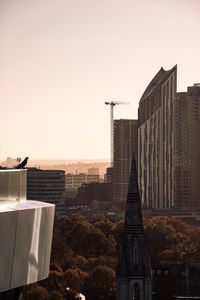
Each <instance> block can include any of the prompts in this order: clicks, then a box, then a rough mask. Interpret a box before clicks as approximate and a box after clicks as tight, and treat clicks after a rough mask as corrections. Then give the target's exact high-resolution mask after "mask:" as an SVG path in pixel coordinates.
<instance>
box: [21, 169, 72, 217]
mask: <svg viewBox="0 0 200 300" xmlns="http://www.w3.org/2000/svg"><path fill="white" fill-rule="evenodd" d="M27 198H28V199H31V200H40V201H44V202H49V203H53V204H55V205H56V213H57V214H58V215H65V214H66V205H65V171H63V170H41V169H37V168H28V169H27Z"/></svg>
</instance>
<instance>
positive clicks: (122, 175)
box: [114, 119, 138, 209]
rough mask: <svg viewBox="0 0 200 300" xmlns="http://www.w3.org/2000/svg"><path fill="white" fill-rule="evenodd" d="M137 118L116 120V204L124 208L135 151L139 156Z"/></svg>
mask: <svg viewBox="0 0 200 300" xmlns="http://www.w3.org/2000/svg"><path fill="white" fill-rule="evenodd" d="M137 131H138V121H137V120H126V119H122V120H114V206H116V207H119V208H122V209H124V208H125V204H126V197H127V192H128V182H129V175H130V171H131V161H132V157H133V153H135V157H137V147H138V146H137Z"/></svg>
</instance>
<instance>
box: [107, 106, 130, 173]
mask: <svg viewBox="0 0 200 300" xmlns="http://www.w3.org/2000/svg"><path fill="white" fill-rule="evenodd" d="M104 104H106V105H110V141H111V147H110V151H111V153H110V160H111V168H113V166H114V134H113V133H114V106H116V105H120V104H129V103H128V102H122V101H110V102H104Z"/></svg>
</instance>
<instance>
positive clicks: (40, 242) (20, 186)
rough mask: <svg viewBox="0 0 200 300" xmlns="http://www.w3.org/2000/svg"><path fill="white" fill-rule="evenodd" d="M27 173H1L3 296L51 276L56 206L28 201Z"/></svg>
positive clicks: (0, 279) (0, 285)
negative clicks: (5, 293)
mask: <svg viewBox="0 0 200 300" xmlns="http://www.w3.org/2000/svg"><path fill="white" fill-rule="evenodd" d="M26 175H27V173H26V170H21V169H20V170H0V241H1V247H0V266H1V268H0V293H1V292H4V291H8V290H10V289H14V288H18V287H22V286H25V285H27V284H29V283H33V282H37V281H39V280H42V279H45V278H47V277H48V274H49V264H50V254H51V243H52V232H53V222H54V211H55V205H54V204H49V203H45V202H39V201H31V200H27V201H26Z"/></svg>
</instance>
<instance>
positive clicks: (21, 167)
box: [14, 157, 29, 169]
mask: <svg viewBox="0 0 200 300" xmlns="http://www.w3.org/2000/svg"><path fill="white" fill-rule="evenodd" d="M28 159H29V157H26V158H25V159H24V160H23V161H22V162H21V163H20V164H18V165H17V166H16V167H15V168H14V169H24V167H25V166H26V164H27V162H28Z"/></svg>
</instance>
